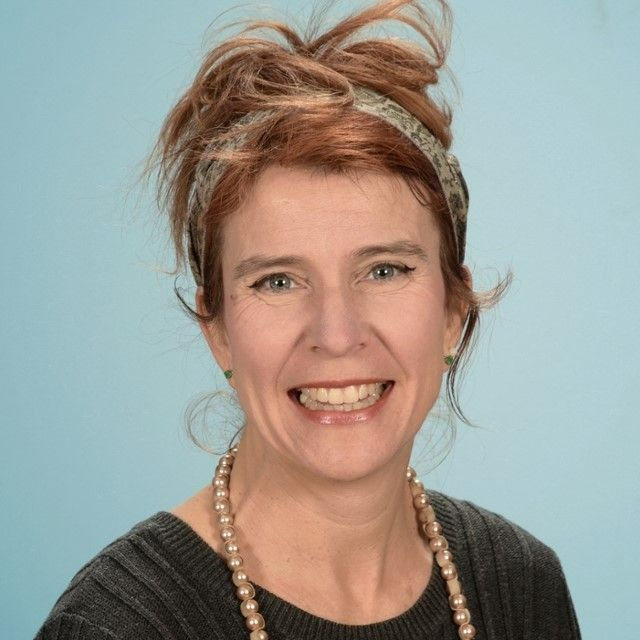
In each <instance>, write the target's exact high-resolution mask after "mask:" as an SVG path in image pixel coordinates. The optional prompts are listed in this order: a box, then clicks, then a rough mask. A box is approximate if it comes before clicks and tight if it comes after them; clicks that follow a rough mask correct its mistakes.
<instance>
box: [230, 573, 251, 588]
mask: <svg viewBox="0 0 640 640" xmlns="http://www.w3.org/2000/svg"><path fill="white" fill-rule="evenodd" d="M231 579H232V580H233V584H235V585H236V587H239V586H240V585H241V584H244V583H245V582H249V576H248V575H247V574H246V573H245V572H244V569H238V570H237V571H234V572H233V574H232V575H231Z"/></svg>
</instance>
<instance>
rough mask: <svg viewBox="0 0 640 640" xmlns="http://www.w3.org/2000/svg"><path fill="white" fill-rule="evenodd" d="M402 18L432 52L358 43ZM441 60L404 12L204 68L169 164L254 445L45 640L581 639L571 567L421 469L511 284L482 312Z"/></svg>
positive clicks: (219, 349)
mask: <svg viewBox="0 0 640 640" xmlns="http://www.w3.org/2000/svg"><path fill="white" fill-rule="evenodd" d="M441 8H442V11H443V16H444V17H445V19H446V17H447V11H448V9H447V7H446V5H444V4H442V7H441ZM383 19H395V20H399V21H401V22H403V23H405V24H406V25H408V26H410V27H412V28H413V29H414V30H415V31H416V32H417V33H418V34H419V35H420V36H421V37H422V38H423V39H424V45H423V47H418V45H416V44H410V43H409V42H407V41H400V40H395V39H387V38H369V39H366V38H365V39H362V38H360V39H356V38H355V36H356V35H357V34H358V33H359V32H360V31H361V30H362V29H363V28H364V27H368V26H370V25H373V24H377V23H378V22H379V21H380V20H383ZM445 22H446V20H445ZM257 27H264V28H270V29H272V31H273V32H274V33H275V34H277V36H279V38H280V39H281V40H282V42H277V41H274V40H269V39H267V38H265V37H259V36H258V35H256V34H255V29H256V28H257ZM442 31H445V29H444V28H443V29H442ZM445 52H446V46H445V38H444V35H443V33H440V32H439V31H438V29H436V28H435V26H434V23H433V21H432V20H431V19H430V18H429V16H428V14H427V13H426V12H425V11H424V10H423V9H422V8H421V6H420V4H419V3H418V2H411V1H408V0H405V1H400V0H394V1H391V2H382V3H380V4H378V5H375V6H373V7H371V8H369V9H366V10H363V11H361V12H360V13H358V14H356V15H354V16H352V17H350V18H347V19H345V20H343V21H342V22H340V23H339V24H338V25H337V26H335V27H334V28H332V29H331V30H329V31H327V32H326V33H323V34H321V35H312V36H309V37H307V38H305V39H302V38H301V37H299V36H298V35H297V34H296V33H295V32H294V31H293V30H292V29H290V28H289V27H287V26H286V25H283V24H275V23H269V24H259V23H256V24H254V25H253V27H252V28H251V29H249V30H247V31H246V32H245V33H244V34H242V35H241V36H239V37H236V38H232V39H230V40H227V41H226V42H224V43H222V44H221V45H219V46H218V47H216V48H215V49H214V50H213V51H212V52H211V53H210V54H209V55H208V56H207V58H206V59H205V61H204V63H203V65H202V67H201V69H200V71H199V72H198V74H197V76H196V78H195V80H194V82H193V84H192V86H191V87H190V88H189V89H188V91H187V92H186V93H185V95H184V96H183V98H182V99H181V100H180V101H179V103H178V104H177V105H176V107H175V108H174V109H173V110H172V112H171V113H170V114H169V116H168V118H167V120H166V122H165V125H164V128H163V131H162V134H161V138H160V142H159V154H160V168H161V176H162V179H163V182H162V185H163V187H164V192H163V193H164V196H165V197H166V202H167V204H168V209H169V213H170V216H171V224H172V230H173V238H174V241H175V246H176V251H177V256H178V259H179V261H183V260H184V259H185V258H187V257H188V261H189V264H190V266H191V269H192V272H193V275H194V278H195V281H196V284H197V285H198V288H197V293H196V311H194V312H193V313H194V316H195V317H196V318H197V319H198V321H199V322H200V326H201V328H202V331H203V335H204V337H205V339H206V341H207V343H208V345H209V347H210V349H211V352H212V354H213V356H214V358H215V360H216V362H217V364H218V365H219V366H220V367H221V369H222V370H224V373H225V376H226V377H227V379H228V381H229V384H230V385H231V386H232V387H233V389H234V390H235V392H236V393H237V397H238V401H239V404H240V406H241V408H242V410H243V412H244V414H245V417H246V421H245V425H244V427H243V429H242V432H241V435H240V438H239V440H238V442H237V443H236V444H235V445H234V446H232V447H231V449H230V450H229V451H228V452H227V453H225V454H224V455H222V457H221V458H220V461H219V463H218V466H217V468H216V472H215V475H214V478H213V481H212V483H211V484H208V485H207V486H205V487H204V488H203V489H202V490H201V491H199V492H198V493H196V494H195V495H194V496H193V497H191V498H189V499H188V500H186V501H185V502H184V503H182V504H180V505H179V506H177V507H175V508H174V509H172V510H171V511H161V512H159V513H157V514H156V515H154V516H152V517H151V518H148V519H147V520H144V521H142V522H140V523H138V524H137V525H136V526H134V527H133V529H131V531H129V532H128V533H126V534H125V535H123V536H122V537H120V538H119V539H117V540H115V541H114V542H113V543H112V544H110V545H109V546H108V547H106V548H105V549H104V550H103V551H102V552H101V553H99V554H98V555H97V556H96V557H95V558H94V559H93V560H91V561H90V562H89V563H87V564H86V565H85V566H84V567H83V568H82V569H81V570H80V572H79V573H78V574H77V575H76V576H75V577H74V578H73V580H72V582H71V584H70V585H69V588H68V589H67V590H66V591H65V593H64V594H63V595H62V596H61V597H60V599H59V600H58V602H57V603H56V605H55V607H54V609H53V611H52V612H51V614H50V616H49V618H48V619H47V621H46V622H45V624H44V625H43V627H42V629H41V630H40V632H39V634H38V638H40V639H45V638H46V639H52V638H56V639H62V638H65V639H66V638H96V639H98V638H99V639H106V638H112V639H113V638H118V639H121V640H123V639H125V638H137V639H142V638H193V639H195V638H220V639H222V638H231V639H235V638H237V639H240V638H251V639H253V640H256V639H262V640H264V639H266V638H272V639H285V638H286V639H289V638H299V639H307V638H308V639H311V638H314V639H316V638H323V639H325V640H326V639H338V638H340V639H342V638H344V639H348V638H362V639H364V638H372V639H373V638H393V639H399V638H407V639H409V638H436V637H437V638H446V639H454V638H474V637H477V638H493V639H498V638H509V639H511V638H536V639H541V638H549V639H551V638H558V639H560V638H563V639H566V638H579V637H580V633H579V630H578V625H577V622H576V618H575V613H574V610H573V605H572V602H571V597H570V595H569V592H568V589H567V585H566V582H565V579H564V576H563V573H562V569H561V565H560V563H559V560H558V558H557V556H556V555H555V553H554V552H553V551H552V550H551V549H549V548H548V547H546V546H545V545H544V544H542V543H541V542H540V541H538V540H537V539H536V538H534V537H533V536H532V535H530V534H529V533H527V532H526V531H524V530H523V529H521V528H519V527H518V526H516V525H515V524H513V523H511V522H509V521H508V520H506V519H504V518H503V517H501V516H499V515H496V514H494V513H491V512H489V511H487V510H485V509H482V508H480V507H477V506H476V505H473V504H471V503H468V502H465V501H461V500H456V499H453V498H451V497H448V496H445V495H443V494H441V493H438V492H435V491H431V490H425V488H424V486H423V485H422V484H421V482H420V481H419V480H418V479H417V477H416V476H415V472H414V471H413V470H412V469H411V468H410V467H408V466H407V465H408V463H409V459H410V455H411V450H412V445H413V441H414V438H415V436H416V434H417V432H418V431H419V429H420V427H421V425H422V423H423V422H424V420H425V418H426V417H427V415H428V414H429V412H430V411H431V410H432V408H433V406H434V404H435V402H436V400H437V398H438V395H439V392H440V389H441V386H442V378H443V375H444V374H445V373H446V375H447V395H448V398H449V400H450V401H451V403H452V406H453V408H454V410H455V411H456V412H457V413H458V415H460V416H461V417H462V418H463V419H464V415H463V414H462V412H461V410H460V408H459V406H458V404H457V400H456V394H455V388H454V385H453V383H454V380H455V374H456V372H457V371H458V369H459V367H460V364H461V362H462V359H463V357H467V356H468V350H469V347H470V341H471V338H472V335H473V332H474V328H475V326H476V324H477V321H478V315H479V311H480V309H481V308H483V307H487V306H489V305H490V304H492V303H493V302H495V301H496V300H497V299H498V297H499V296H500V294H501V293H502V291H503V290H504V288H505V287H506V285H507V284H508V279H507V280H506V281H505V282H503V283H501V285H500V286H498V287H496V289H494V290H493V291H491V292H489V293H488V294H483V295H480V294H478V293H476V292H474V290H473V286H472V278H471V274H470V272H469V270H468V268H467V267H466V266H465V265H464V249H465V229H466V212H467V206H468V195H467V191H466V186H465V183H464V179H463V178H462V174H461V172H460V169H459V165H458V163H457V160H456V159H455V158H454V157H453V156H452V155H450V154H448V153H447V151H446V150H447V149H448V148H449V146H450V144H451V134H450V130H449V125H450V120H451V119H450V115H449V112H448V111H447V110H446V109H445V108H443V107H441V106H439V105H438V104H437V103H436V102H435V101H434V100H433V99H432V98H431V97H430V91H431V89H432V87H433V85H435V84H436V82H437V72H438V70H439V68H441V67H442V65H443V64H444V59H445Z"/></svg>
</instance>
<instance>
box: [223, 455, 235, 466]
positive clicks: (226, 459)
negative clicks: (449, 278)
mask: <svg viewBox="0 0 640 640" xmlns="http://www.w3.org/2000/svg"><path fill="white" fill-rule="evenodd" d="M235 459H236V457H235V456H234V455H233V454H232V453H225V454H224V455H223V456H222V457H221V458H220V462H223V463H225V464H229V465H232V464H233V461H234V460H235Z"/></svg>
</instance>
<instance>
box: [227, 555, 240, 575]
mask: <svg viewBox="0 0 640 640" xmlns="http://www.w3.org/2000/svg"><path fill="white" fill-rule="evenodd" d="M243 564H244V560H243V559H242V556H240V555H238V554H235V555H233V556H230V557H229V558H227V567H229V569H231V571H237V570H238V569H240V568H241V567H242V565H243Z"/></svg>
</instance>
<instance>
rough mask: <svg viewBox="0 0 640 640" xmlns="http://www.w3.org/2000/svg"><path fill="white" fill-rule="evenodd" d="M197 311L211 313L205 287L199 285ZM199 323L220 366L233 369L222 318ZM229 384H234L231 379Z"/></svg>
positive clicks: (223, 368)
mask: <svg viewBox="0 0 640 640" xmlns="http://www.w3.org/2000/svg"><path fill="white" fill-rule="evenodd" d="M196 311H197V312H198V313H199V314H200V315H208V313H209V311H208V310H207V308H206V305H205V302H204V288H203V287H198V288H197V290H196ZM198 324H199V325H200V330H201V331H202V335H203V336H204V339H205V340H206V341H207V344H208V345H209V349H210V350H211V353H212V354H213V357H214V358H215V360H216V362H217V363H218V366H219V367H220V368H221V369H222V370H223V371H225V370H226V369H232V368H233V362H232V360H231V349H230V348H229V337H228V335H227V331H226V329H225V326H224V321H223V320H222V318H220V319H216V320H213V321H210V322H202V321H200V322H198ZM229 384H231V386H233V383H232V382H231V380H229Z"/></svg>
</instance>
